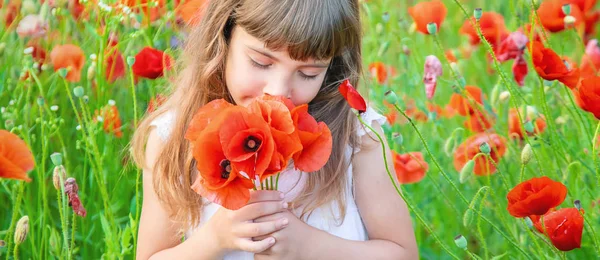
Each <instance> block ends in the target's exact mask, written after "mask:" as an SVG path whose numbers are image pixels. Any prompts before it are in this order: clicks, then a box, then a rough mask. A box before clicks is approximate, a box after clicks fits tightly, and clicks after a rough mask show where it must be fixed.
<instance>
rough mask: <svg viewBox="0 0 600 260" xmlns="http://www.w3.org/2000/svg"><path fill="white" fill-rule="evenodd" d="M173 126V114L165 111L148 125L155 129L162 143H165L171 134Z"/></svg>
mask: <svg viewBox="0 0 600 260" xmlns="http://www.w3.org/2000/svg"><path fill="white" fill-rule="evenodd" d="M173 124H175V113H174V112H173V111H167V112H165V113H164V114H162V115H160V116H159V117H157V118H155V119H154V120H153V121H152V122H151V123H150V125H151V126H154V127H156V132H157V134H158V136H159V137H160V139H162V141H165V142H166V141H167V140H168V139H169V135H170V134H171V131H172V127H173Z"/></svg>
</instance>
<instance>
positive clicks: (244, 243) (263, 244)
mask: <svg viewBox="0 0 600 260" xmlns="http://www.w3.org/2000/svg"><path fill="white" fill-rule="evenodd" d="M237 241H238V242H237V247H238V248H239V249H240V250H242V251H246V252H251V253H255V254H257V253H260V252H263V251H265V250H267V249H269V248H270V247H272V246H273V245H274V244H275V238H274V237H267V238H265V239H263V240H260V241H252V240H249V239H238V240H237Z"/></svg>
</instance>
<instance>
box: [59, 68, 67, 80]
mask: <svg viewBox="0 0 600 260" xmlns="http://www.w3.org/2000/svg"><path fill="white" fill-rule="evenodd" d="M67 73H69V71H68V70H67V69H66V68H60V69H58V75H59V76H60V77H61V78H63V79H64V78H66V77H67Z"/></svg>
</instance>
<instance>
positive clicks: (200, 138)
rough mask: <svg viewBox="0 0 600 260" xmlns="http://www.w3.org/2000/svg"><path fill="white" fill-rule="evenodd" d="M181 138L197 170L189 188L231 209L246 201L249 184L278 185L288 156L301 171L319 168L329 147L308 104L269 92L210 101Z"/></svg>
mask: <svg viewBox="0 0 600 260" xmlns="http://www.w3.org/2000/svg"><path fill="white" fill-rule="evenodd" d="M185 138H186V139H187V140H189V141H190V142H191V143H192V149H193V155H194V158H195V159H196V161H197V164H196V168H197V169H198V172H199V174H198V178H196V181H195V182H194V183H193V185H192V189H193V190H194V191H195V192H197V193H198V194H200V195H202V196H203V197H205V198H206V199H208V200H209V201H211V202H213V203H217V204H219V205H221V206H223V207H225V208H227V209H232V210H235V209H239V208H241V207H242V206H244V205H245V204H246V203H247V202H248V200H249V199H250V190H251V189H256V188H264V189H276V188H277V179H278V178H277V177H279V174H280V173H281V172H282V171H283V170H285V169H286V168H287V167H288V164H289V163H290V161H291V160H293V165H294V167H295V168H296V169H298V170H300V171H303V172H314V171H317V170H319V169H321V168H322V167H323V166H324V165H325V163H326V162H327V160H328V159H329V156H330V154H331V147H332V139H331V131H330V130H329V128H328V127H327V125H326V124H325V123H323V122H317V121H316V120H315V119H314V118H313V117H312V116H311V115H310V114H309V113H308V105H307V104H303V105H300V106H294V104H293V103H292V102H291V101H290V100H289V99H285V98H283V97H273V96H265V97H262V98H257V99H255V100H254V101H253V102H252V103H251V104H250V105H249V106H247V107H243V106H237V105H233V104H231V103H228V102H227V101H225V100H224V99H218V100H214V101H211V102H209V103H208V104H206V105H204V106H203V107H202V108H200V109H199V110H198V112H197V113H196V114H195V115H194V117H193V119H192V121H191V123H190V125H189V128H188V130H187V132H186V134H185Z"/></svg>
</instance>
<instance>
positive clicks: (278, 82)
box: [263, 77, 292, 98]
mask: <svg viewBox="0 0 600 260" xmlns="http://www.w3.org/2000/svg"><path fill="white" fill-rule="evenodd" d="M263 94H265V95H271V96H283V97H286V98H291V95H292V84H291V83H290V82H289V81H288V80H286V79H285V78H284V77H281V78H278V79H273V80H271V81H269V82H268V83H267V85H266V86H265V88H263Z"/></svg>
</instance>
